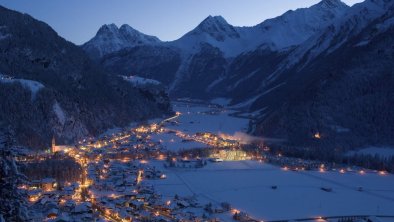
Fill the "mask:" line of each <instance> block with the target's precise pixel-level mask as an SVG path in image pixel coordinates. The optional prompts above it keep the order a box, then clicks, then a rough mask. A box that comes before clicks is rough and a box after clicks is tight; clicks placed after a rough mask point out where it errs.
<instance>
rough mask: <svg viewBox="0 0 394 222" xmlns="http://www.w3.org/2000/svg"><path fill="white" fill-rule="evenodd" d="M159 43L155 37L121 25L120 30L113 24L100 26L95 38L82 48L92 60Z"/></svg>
mask: <svg viewBox="0 0 394 222" xmlns="http://www.w3.org/2000/svg"><path fill="white" fill-rule="evenodd" d="M159 42H161V41H160V40H159V39H158V38H157V37H155V36H150V35H146V34H144V33H141V32H139V31H138V30H136V29H134V28H132V27H131V26H129V25H127V24H123V25H122V26H120V28H118V26H116V25H115V24H108V25H103V26H101V28H100V29H99V30H98V31H97V34H96V36H94V37H93V38H92V39H91V40H89V41H88V42H86V43H85V44H84V45H83V48H84V50H85V51H87V52H88V54H90V55H91V56H92V58H96V57H97V58H101V57H102V56H104V55H106V54H109V53H112V52H116V51H119V50H122V49H124V48H131V47H135V46H139V45H151V44H157V43H159Z"/></svg>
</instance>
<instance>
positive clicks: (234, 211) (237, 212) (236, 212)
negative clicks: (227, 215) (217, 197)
mask: <svg viewBox="0 0 394 222" xmlns="http://www.w3.org/2000/svg"><path fill="white" fill-rule="evenodd" d="M240 212H241V211H239V210H237V209H234V208H233V209H231V213H232V214H239V213H240Z"/></svg>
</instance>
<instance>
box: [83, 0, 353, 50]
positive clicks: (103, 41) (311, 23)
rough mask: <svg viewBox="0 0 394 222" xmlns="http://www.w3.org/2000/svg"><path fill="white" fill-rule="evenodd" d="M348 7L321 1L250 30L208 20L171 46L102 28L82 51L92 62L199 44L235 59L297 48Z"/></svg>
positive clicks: (218, 18) (133, 32)
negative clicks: (134, 50)
mask: <svg viewBox="0 0 394 222" xmlns="http://www.w3.org/2000/svg"><path fill="white" fill-rule="evenodd" d="M347 9H348V6H347V5H346V4H344V3H343V2H341V1H340V0H323V1H322V2H320V3H318V4H316V5H314V6H312V7H310V8H302V9H297V10H295V11H288V12H286V13H285V14H283V15H281V16H279V17H276V18H273V19H269V20H266V21H264V22H262V23H260V24H258V25H256V26H253V27H235V26H232V25H230V24H228V23H227V21H226V20H225V19H224V18H223V17H221V16H208V17H207V18H206V19H204V20H203V21H202V22H201V23H200V24H199V25H198V26H197V27H196V28H194V29H193V30H192V31H190V32H188V33H186V34H185V35H184V36H182V37H181V38H179V39H177V40H175V41H171V42H160V40H159V39H158V38H156V37H153V36H148V35H145V34H142V33H140V32H138V31H136V30H135V29H133V28H131V27H130V26H128V25H122V26H121V27H120V28H119V29H118V28H117V26H116V25H114V24H111V25H104V26H102V27H101V28H100V30H99V31H98V32H97V34H96V36H95V37H94V38H93V39H91V40H89V41H88V42H87V43H85V44H84V45H83V46H82V47H83V48H84V49H85V51H87V52H88V53H89V54H90V55H91V56H92V57H94V58H98V57H99V58H101V57H103V56H105V55H107V54H110V53H113V52H116V51H119V50H122V49H125V48H130V47H134V46H139V45H154V44H160V43H161V45H162V46H172V47H175V48H178V49H179V50H180V51H181V53H183V54H193V53H197V52H199V50H200V45H201V44H209V45H211V46H213V47H217V48H219V49H220V50H221V51H222V52H223V55H224V56H225V57H226V58H227V57H235V56H237V55H239V54H240V53H243V52H246V51H252V50H254V49H255V48H256V47H258V46H260V45H265V46H267V47H269V48H271V49H272V50H281V49H284V48H287V47H290V46H294V45H298V44H300V43H301V42H303V41H305V40H306V39H308V38H309V37H310V36H311V35H313V34H315V33H316V32H318V31H320V30H321V29H322V28H324V27H325V26H327V24H329V23H330V22H331V21H332V20H334V19H336V18H339V17H341V16H342V15H343V14H344V12H345V11H346V10H347Z"/></svg>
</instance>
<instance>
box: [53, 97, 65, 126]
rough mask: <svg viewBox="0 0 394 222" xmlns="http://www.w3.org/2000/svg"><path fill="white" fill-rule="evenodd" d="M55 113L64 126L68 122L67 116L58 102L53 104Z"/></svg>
mask: <svg viewBox="0 0 394 222" xmlns="http://www.w3.org/2000/svg"><path fill="white" fill-rule="evenodd" d="M53 112H54V113H55V114H56V116H57V118H58V120H59V122H60V123H61V124H62V125H64V123H65V122H66V114H65V113H64V111H63V109H62V108H61V107H60V105H59V103H58V102H55V104H53Z"/></svg>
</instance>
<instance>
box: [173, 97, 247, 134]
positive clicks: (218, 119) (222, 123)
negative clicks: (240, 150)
mask: <svg viewBox="0 0 394 222" xmlns="http://www.w3.org/2000/svg"><path fill="white" fill-rule="evenodd" d="M174 110H175V111H178V112H181V113H182V115H180V116H179V118H178V121H179V122H180V124H179V125H177V126H172V125H169V126H168V128H170V129H175V130H180V131H183V132H184V133H188V134H194V133H197V132H211V133H227V134H231V135H233V134H234V133H236V132H240V131H246V130H247V127H248V119H241V118H237V117H233V116H229V114H231V113H232V112H234V111H231V110H220V109H215V108H210V107H207V106H203V105H193V104H187V103H174ZM207 112H214V114H212V113H207Z"/></svg>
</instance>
